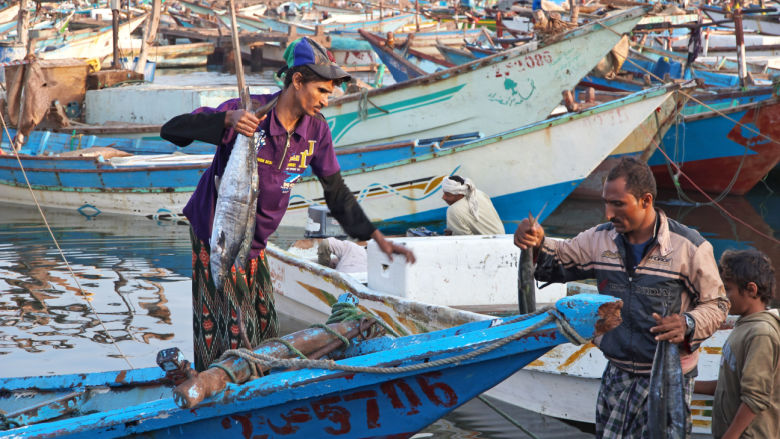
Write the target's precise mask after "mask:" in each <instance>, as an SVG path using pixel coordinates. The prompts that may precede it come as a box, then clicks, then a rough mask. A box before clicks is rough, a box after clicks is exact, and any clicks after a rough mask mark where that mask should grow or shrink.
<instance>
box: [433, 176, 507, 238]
mask: <svg viewBox="0 0 780 439" xmlns="http://www.w3.org/2000/svg"><path fill="white" fill-rule="evenodd" d="M441 187H442V192H443V194H442V197H441V199H442V200H444V202H446V203H447V204H448V205H449V207H448V208H447V229H446V230H445V231H444V234H445V235H499V234H504V233H505V232H504V225H503V224H502V223H501V218H499V216H498V212H496V208H495V207H493V203H492V202H491V201H490V198H489V197H488V196H487V195H485V193H484V192H482V191H481V190H479V189H477V188H476V187H475V186H474V183H473V182H472V181H471V180H470V179H468V178H466V179H463V178H461V177H459V176H457V175H453V176H451V177H448V178H445V179H444V181H443V182H442V184H441Z"/></svg>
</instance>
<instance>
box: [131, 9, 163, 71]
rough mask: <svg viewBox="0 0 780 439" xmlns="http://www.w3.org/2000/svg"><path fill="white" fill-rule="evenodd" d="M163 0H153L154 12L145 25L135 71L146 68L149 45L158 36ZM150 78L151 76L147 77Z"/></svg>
mask: <svg viewBox="0 0 780 439" xmlns="http://www.w3.org/2000/svg"><path fill="white" fill-rule="evenodd" d="M161 3H162V0H152V12H151V14H149V18H147V19H146V20H147V22H146V26H145V27H144V32H143V37H142V40H141V52H140V53H139V54H138V62H136V63H135V69H134V70H135V72H136V73H143V72H144V70H146V58H147V56H148V52H149V45H150V44H152V43H153V42H154V40H155V38H156V37H157V26H158V24H159V23H160V8H161ZM145 79H146V80H148V79H149V78H145Z"/></svg>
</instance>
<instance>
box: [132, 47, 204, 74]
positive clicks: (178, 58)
mask: <svg viewBox="0 0 780 439" xmlns="http://www.w3.org/2000/svg"><path fill="white" fill-rule="evenodd" d="M140 49H141V48H140V43H139V44H136V45H135V46H131V47H123V48H122V50H123V54H125V55H127V56H128V57H130V58H132V57H135V56H138V54H139V53H140ZM148 50H149V51H148V55H147V57H148V58H147V59H148V60H149V61H151V62H154V63H155V64H156V65H157V68H181V67H199V66H205V65H206V63H207V60H208V56H209V55H211V54H212V53H214V44H212V43H188V44H171V45H163V46H151V47H149V49H148Z"/></svg>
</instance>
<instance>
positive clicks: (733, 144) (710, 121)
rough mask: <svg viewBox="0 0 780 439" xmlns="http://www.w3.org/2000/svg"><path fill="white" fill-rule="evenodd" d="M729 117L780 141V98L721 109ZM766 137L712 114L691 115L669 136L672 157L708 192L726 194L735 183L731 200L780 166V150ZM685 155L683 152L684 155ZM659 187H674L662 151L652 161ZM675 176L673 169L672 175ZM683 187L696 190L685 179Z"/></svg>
mask: <svg viewBox="0 0 780 439" xmlns="http://www.w3.org/2000/svg"><path fill="white" fill-rule="evenodd" d="M721 111H723V112H725V113H726V114H727V117H728V118H730V119H733V120H736V121H738V122H739V123H741V124H744V125H745V126H748V127H751V128H753V129H755V130H757V131H759V132H760V133H761V134H762V135H764V136H768V137H769V139H780V99H778V98H772V99H767V100H763V101H759V102H754V103H749V104H744V105H741V106H734V107H732V108H731V109H721ZM769 139H767V138H766V137H762V136H760V135H758V134H756V133H754V132H751V131H748V130H746V129H744V128H741V127H740V126H739V125H737V124H735V123H734V122H732V121H731V120H729V119H727V118H726V117H724V116H720V115H719V114H717V113H715V112H712V111H709V110H707V111H703V112H700V113H698V114H689V115H687V116H686V120H685V122H684V124H683V125H681V126H680V127H679V129H676V130H675V129H673V130H670V131H669V132H668V133H667V134H666V136H664V141H663V144H662V146H663V148H664V151H666V153H667V155H669V157H671V158H672V160H675V162H676V163H677V164H678V165H680V166H681V167H682V170H683V172H684V173H685V174H686V175H687V176H688V177H690V178H691V179H692V180H693V182H694V183H695V184H696V185H697V186H699V187H700V188H701V189H703V190H704V191H707V192H710V193H715V194H718V193H721V192H723V191H725V190H726V189H727V188H728V187H729V185H730V184H731V182H732V180H734V183H733V186H732V187H731V189H730V190H729V193H730V194H732V195H744V194H745V193H747V192H748V191H749V190H750V189H752V188H753V186H755V185H756V184H757V183H758V182H759V181H760V180H761V179H762V178H764V177H765V176H766V175H767V174H768V173H769V171H770V170H772V168H774V167H775V165H777V163H778V162H780V147H778V145H777V144H776V142H773V141H771V140H769ZM683 151H684V152H683ZM648 164H650V165H651V169H652V170H653V174H654V175H655V178H656V181H657V183H658V186H659V187H662V188H674V187H675V185H674V182H673V180H672V178H671V176H670V171H669V169H668V167H667V160H666V158H665V157H663V155H662V154H661V153H660V152H655V154H654V155H653V156H652V157H651V158H650V160H649V162H648ZM671 172H672V173H674V170H672V171H671ZM679 183H680V184H681V185H682V187H683V189H684V190H686V191H693V190H694V188H693V186H692V185H691V183H690V182H689V181H688V180H687V179H686V178H684V177H682V176H680V178H679Z"/></svg>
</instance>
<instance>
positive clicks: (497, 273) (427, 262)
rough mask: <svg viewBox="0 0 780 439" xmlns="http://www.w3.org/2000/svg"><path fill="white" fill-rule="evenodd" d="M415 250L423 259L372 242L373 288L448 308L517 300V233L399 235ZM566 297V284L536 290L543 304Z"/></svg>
mask: <svg viewBox="0 0 780 439" xmlns="http://www.w3.org/2000/svg"><path fill="white" fill-rule="evenodd" d="M392 241H393V242H394V243H397V244H401V245H404V246H406V247H408V248H410V249H411V250H412V251H413V252H414V255H415V257H416V258H417V263H415V264H412V265H410V264H407V263H406V260H405V259H404V258H403V257H402V256H398V255H395V256H394V257H393V261H392V262H390V260H389V259H388V258H387V256H385V254H384V253H382V252H380V251H379V247H378V246H377V245H376V243H375V242H374V241H369V243H368V287H369V288H371V289H374V290H377V291H381V292H384V293H388V294H393V295H396V296H401V297H406V298H408V299H412V300H416V301H420V302H424V303H433V304H437V305H446V306H475V305H506V304H516V303H517V265H518V258H519V256H520V249H518V248H517V247H515V245H514V243H513V242H512V235H496V236H492V235H484V236H436V237H413V238H393V239H392ZM564 296H566V287H565V285H562V284H553V285H550V286H549V287H547V288H544V289H542V290H537V292H536V302H537V303H550V302H555V301H556V300H557V299H559V298H561V297H564Z"/></svg>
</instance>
